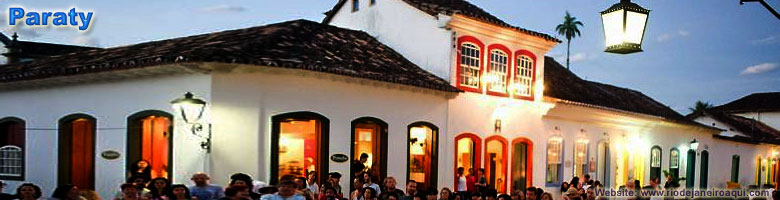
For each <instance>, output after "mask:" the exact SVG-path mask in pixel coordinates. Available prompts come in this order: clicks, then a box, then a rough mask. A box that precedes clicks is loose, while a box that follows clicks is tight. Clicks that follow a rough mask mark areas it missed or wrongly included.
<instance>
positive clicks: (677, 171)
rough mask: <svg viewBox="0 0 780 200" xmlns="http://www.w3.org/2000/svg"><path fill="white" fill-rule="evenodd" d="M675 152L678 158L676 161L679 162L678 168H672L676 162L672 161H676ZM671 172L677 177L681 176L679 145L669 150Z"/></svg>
mask: <svg viewBox="0 0 780 200" xmlns="http://www.w3.org/2000/svg"><path fill="white" fill-rule="evenodd" d="M673 152H677V159H676V161H677V162H676V163H677V168H672V163H675V162H672V161H674V160H673V158H674V156H673V155H672V153H673ZM672 169H674V170H672ZM669 173H671V174H673V175H674V176H675V178H680V150H679V149H677V147H675V148H672V149H671V150H669Z"/></svg>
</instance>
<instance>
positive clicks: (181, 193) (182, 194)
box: [166, 184, 192, 200]
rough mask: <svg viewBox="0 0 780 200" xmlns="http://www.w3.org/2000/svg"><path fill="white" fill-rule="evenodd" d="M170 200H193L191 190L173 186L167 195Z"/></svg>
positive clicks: (185, 187)
mask: <svg viewBox="0 0 780 200" xmlns="http://www.w3.org/2000/svg"><path fill="white" fill-rule="evenodd" d="M166 196H167V197H168V200H192V195H190V189H189V188H187V186H185V185H182V184H176V185H172V186H171V187H170V189H169V190H168V192H167V193H166Z"/></svg>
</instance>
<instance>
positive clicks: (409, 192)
mask: <svg viewBox="0 0 780 200" xmlns="http://www.w3.org/2000/svg"><path fill="white" fill-rule="evenodd" d="M415 195H417V181H414V180H408V181H406V195H403V196H401V199H400V200H413V199H414V196H415Z"/></svg>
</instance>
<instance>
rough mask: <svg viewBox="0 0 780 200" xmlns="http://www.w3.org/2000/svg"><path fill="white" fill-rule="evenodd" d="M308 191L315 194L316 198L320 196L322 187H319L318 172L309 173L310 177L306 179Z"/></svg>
mask: <svg viewBox="0 0 780 200" xmlns="http://www.w3.org/2000/svg"><path fill="white" fill-rule="evenodd" d="M306 189H309V191H311V192H312V193H314V196H315V197H317V196H319V194H320V186H319V185H317V172H315V171H311V172H309V175H308V176H307V177H306Z"/></svg>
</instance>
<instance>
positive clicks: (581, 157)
mask: <svg viewBox="0 0 780 200" xmlns="http://www.w3.org/2000/svg"><path fill="white" fill-rule="evenodd" d="M573 156H574V176H577V177H581V178H582V177H585V174H586V173H588V140H585V139H579V140H577V142H575V143H574V155H573Z"/></svg>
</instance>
